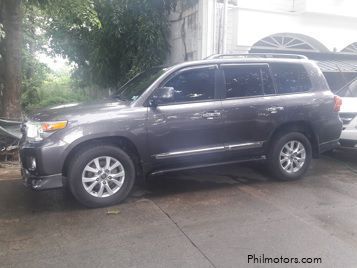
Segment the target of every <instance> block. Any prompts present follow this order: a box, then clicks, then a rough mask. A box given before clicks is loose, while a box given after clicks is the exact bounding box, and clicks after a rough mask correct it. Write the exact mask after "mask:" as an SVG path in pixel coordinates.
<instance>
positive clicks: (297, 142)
mask: <svg viewBox="0 0 357 268" xmlns="http://www.w3.org/2000/svg"><path fill="white" fill-rule="evenodd" d="M311 158H312V149H311V143H310V141H309V140H308V139H307V137H306V136H305V135H304V134H302V133H300V132H290V133H284V134H281V135H279V136H278V137H276V138H275V139H274V141H273V144H272V147H271V150H270V154H269V156H268V162H269V169H270V171H271V173H272V175H273V176H274V177H275V178H278V179H280V180H286V181H289V180H296V179H299V178H301V177H302V176H303V175H304V174H305V173H306V171H307V170H308V168H309V166H310V163H311Z"/></svg>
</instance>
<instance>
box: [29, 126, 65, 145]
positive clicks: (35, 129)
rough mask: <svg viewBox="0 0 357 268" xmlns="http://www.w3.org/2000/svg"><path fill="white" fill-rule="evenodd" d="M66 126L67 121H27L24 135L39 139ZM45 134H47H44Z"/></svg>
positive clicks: (35, 139) (34, 139) (30, 138)
mask: <svg viewBox="0 0 357 268" xmlns="http://www.w3.org/2000/svg"><path fill="white" fill-rule="evenodd" d="M66 126H67V121H55V122H27V123H26V137H27V139H29V140H33V141H41V140H42V139H43V138H44V137H45V136H47V135H48V134H49V133H51V132H54V131H56V130H59V129H63V128H65V127H66ZM46 134H47V135H46Z"/></svg>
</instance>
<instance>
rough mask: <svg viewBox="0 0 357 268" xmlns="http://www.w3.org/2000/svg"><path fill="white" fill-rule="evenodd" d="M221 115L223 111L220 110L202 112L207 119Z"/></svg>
mask: <svg viewBox="0 0 357 268" xmlns="http://www.w3.org/2000/svg"><path fill="white" fill-rule="evenodd" d="M220 116H221V113H220V112H218V111H212V112H205V113H203V114H202V117H203V118H206V119H213V118H216V117H220Z"/></svg>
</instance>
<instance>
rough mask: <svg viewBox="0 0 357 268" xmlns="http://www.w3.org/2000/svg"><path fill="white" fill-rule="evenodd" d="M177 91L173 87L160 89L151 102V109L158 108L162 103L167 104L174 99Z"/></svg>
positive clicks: (156, 91)
mask: <svg viewBox="0 0 357 268" xmlns="http://www.w3.org/2000/svg"><path fill="white" fill-rule="evenodd" d="M174 95H175V89H174V88H173V87H159V88H157V89H156V90H155V92H154V95H153V96H152V97H151V99H150V101H149V106H150V107H156V106H158V105H159V104H161V103H167V102H170V101H171V100H173V99H174Z"/></svg>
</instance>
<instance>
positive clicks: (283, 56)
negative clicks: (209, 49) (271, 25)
mask: <svg viewBox="0 0 357 268" xmlns="http://www.w3.org/2000/svg"><path fill="white" fill-rule="evenodd" d="M235 57H238V58H281V59H301V60H307V59H308V58H307V57H306V56H304V55H298V54H280V53H244V54H243V53H242V54H234V53H233V54H213V55H211V56H208V57H207V58H205V60H213V59H223V58H235Z"/></svg>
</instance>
